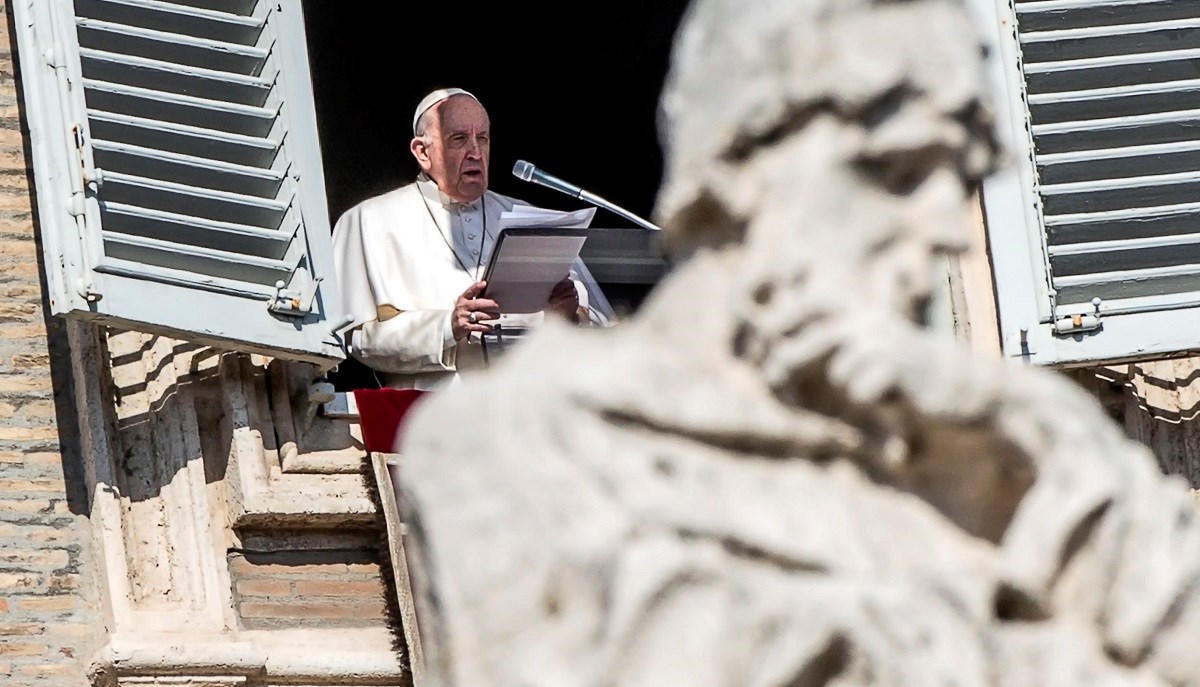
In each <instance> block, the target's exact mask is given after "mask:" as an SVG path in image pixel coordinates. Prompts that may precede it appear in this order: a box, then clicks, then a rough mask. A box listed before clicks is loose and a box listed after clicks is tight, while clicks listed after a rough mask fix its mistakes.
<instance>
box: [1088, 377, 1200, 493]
mask: <svg viewBox="0 0 1200 687" xmlns="http://www.w3.org/2000/svg"><path fill="white" fill-rule="evenodd" d="M1072 376H1073V377H1074V378H1075V379H1076V380H1077V381H1079V382H1080V383H1081V384H1082V385H1083V386H1084V388H1086V389H1087V390H1088V391H1089V392H1090V393H1092V395H1094V396H1096V397H1097V398H1098V399H1099V400H1100V402H1101V403H1102V404H1103V405H1104V407H1105V409H1106V410H1107V411H1108V413H1109V415H1110V416H1112V418H1113V419H1114V420H1116V422H1117V423H1118V424H1120V425H1121V426H1122V427H1124V428H1125V433H1126V434H1127V435H1128V436H1129V437H1130V438H1131V439H1133V440H1135V441H1138V442H1141V443H1142V444H1145V445H1146V446H1148V447H1149V448H1150V450H1151V451H1153V453H1154V456H1155V458H1156V459H1157V461H1158V465H1159V467H1160V468H1161V469H1162V470H1163V472H1165V473H1167V474H1169V475H1178V476H1180V477H1182V478H1183V479H1185V480H1186V481H1187V483H1188V485H1189V486H1191V487H1192V489H1200V358H1197V357H1192V358H1176V359H1172V360H1158V361H1152V362H1145V363H1131V364H1128V365H1114V366H1109V367H1101V368H1095V369H1086V370H1080V371H1078V372H1075V373H1074V374H1073V375H1072Z"/></svg>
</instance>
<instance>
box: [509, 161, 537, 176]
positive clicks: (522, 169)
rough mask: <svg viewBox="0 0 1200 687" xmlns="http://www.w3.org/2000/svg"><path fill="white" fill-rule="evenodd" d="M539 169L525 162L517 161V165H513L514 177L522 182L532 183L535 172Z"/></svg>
mask: <svg viewBox="0 0 1200 687" xmlns="http://www.w3.org/2000/svg"><path fill="white" fill-rule="evenodd" d="M536 169H537V168H536V167H534V166H533V165H531V164H529V163H528V162H526V161H524V160H517V164H515V165H513V176H515V177H517V178H518V179H520V180H521V181H530V180H532V179H533V172H534V171H535V170H536Z"/></svg>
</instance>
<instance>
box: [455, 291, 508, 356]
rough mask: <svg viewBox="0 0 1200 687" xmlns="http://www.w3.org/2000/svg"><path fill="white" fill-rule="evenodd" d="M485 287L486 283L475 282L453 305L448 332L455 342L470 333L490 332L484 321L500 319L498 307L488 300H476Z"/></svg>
mask: <svg viewBox="0 0 1200 687" xmlns="http://www.w3.org/2000/svg"><path fill="white" fill-rule="evenodd" d="M486 287H487V282H483V281H477V282H475V283H474V284H472V285H471V286H469V287H467V290H466V291H463V292H462V295H461V296H459V297H458V300H457V301H456V302H455V303H454V312H452V313H451V314H450V330H451V331H452V332H453V333H454V340H455V341H462V340H463V339H465V338H467V337H468V336H470V334H471V332H490V331H492V325H490V324H486V320H494V319H496V318H498V317H500V306H499V305H497V304H496V301H493V300H491V299H489V298H476V296H478V295H479V294H481V293H483V289H484V288H486Z"/></svg>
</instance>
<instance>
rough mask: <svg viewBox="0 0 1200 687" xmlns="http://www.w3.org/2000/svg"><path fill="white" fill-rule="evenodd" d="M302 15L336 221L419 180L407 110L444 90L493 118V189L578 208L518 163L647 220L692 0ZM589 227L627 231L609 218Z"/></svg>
mask: <svg viewBox="0 0 1200 687" xmlns="http://www.w3.org/2000/svg"><path fill="white" fill-rule="evenodd" d="M303 4H304V12H305V21H306V24H307V27H308V40H309V48H310V60H311V63H312V72H313V84H314V89H315V95H316V104H317V116H318V122H319V125H320V131H321V147H322V154H323V156H324V161H325V180H326V186H327V189H328V195H329V211H330V214H331V216H332V217H331V220H336V219H337V217H338V216H339V215H340V214H341V213H342V212H344V211H345V210H347V209H348V208H350V207H351V206H352V205H354V204H355V203H357V202H359V201H360V200H363V199H365V198H368V197H370V196H372V195H375V194H378V193H382V192H385V191H388V190H390V189H392V188H395V187H397V186H399V185H401V184H405V183H408V182H409V181H411V180H412V179H413V177H414V176H415V175H416V173H417V167H416V163H415V162H414V161H413V159H412V155H411V154H410V153H409V152H408V143H409V140H410V139H411V137H412V124H411V123H412V111H413V108H415V107H416V104H417V102H418V101H419V100H420V99H421V97H422V96H424V95H425V94H426V93H428V92H429V91H431V90H433V89H435V88H442V87H445V86H458V87H460V88H465V89H467V90H469V91H471V92H472V93H474V94H475V95H477V96H478V97H479V98H480V100H481V101H482V102H483V103H484V105H485V106H486V107H487V108H488V114H489V115H490V117H491V120H492V141H493V142H492V162H491V188H492V190H495V191H498V192H500V193H504V194H507V195H511V196H515V197H518V198H521V199H523V200H526V201H528V202H530V203H533V204H535V205H541V206H544V207H551V208H557V209H562V210H573V209H576V208H579V207H583V205H582V204H581V203H580V202H579V201H577V200H574V199H572V198H570V197H568V196H565V195H562V194H559V193H556V192H554V191H551V190H548V189H544V188H541V187H538V186H534V185H533V184H529V183H527V182H523V181H520V180H518V179H516V178H515V177H513V176H512V174H511V170H512V166H513V163H514V162H516V161H517V160H518V159H523V160H527V161H529V162H531V163H533V164H534V165H537V166H538V167H539V168H541V169H543V170H545V171H547V172H549V173H551V174H554V175H556V176H559V177H561V178H563V179H566V180H567V181H570V182H572V183H574V184H577V185H579V186H582V187H583V188H585V189H587V190H589V191H591V192H593V193H596V194H598V195H600V196H602V197H604V198H606V199H608V200H609V201H611V202H613V203H616V204H617V205H620V206H622V207H624V208H626V209H627V210H630V211H631V212H634V213H635V214H638V215H640V216H643V217H648V216H649V215H650V213H651V210H652V207H653V204H654V197H655V194H656V192H657V190H658V184H659V181H660V178H661V175H662V154H661V151H660V149H659V144H658V136H657V128H656V124H657V122H656V119H657V112H658V97H659V93H660V91H661V89H662V84H663V79H664V77H665V74H666V70H667V66H668V62H669V53H670V50H671V43H672V41H673V39H674V34H675V30H676V28H677V26H678V24H679V21H680V18H681V17H682V15H683V11H684V8H685V6H686V2H684V0H668V1H666V2H661V1H660V2H630V1H629V0H617V1H614V2H608V3H604V4H602V5H597V6H592V7H589V6H582V5H573V4H570V3H565V4H559V5H551V4H542V3H537V4H536V5H535V4H534V3H508V2H505V3H500V2H489V3H479V4H478V6H473V5H472V3H453V4H451V3H446V4H440V3H376V4H373V5H370V10H369V11H356V10H349V9H347V6H346V3H338V2H328V0H305V2H304V3H303ZM594 226H598V227H599V226H629V223H628V222H627V221H626V220H624V219H622V218H620V217H617V216H616V215H612V214H609V213H607V212H604V211H601V212H599V213H597V215H596V220H595V223H594Z"/></svg>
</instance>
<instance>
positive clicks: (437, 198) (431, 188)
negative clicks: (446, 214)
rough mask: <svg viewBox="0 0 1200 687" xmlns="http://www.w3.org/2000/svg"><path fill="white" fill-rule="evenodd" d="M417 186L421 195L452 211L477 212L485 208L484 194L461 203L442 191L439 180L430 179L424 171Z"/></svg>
mask: <svg viewBox="0 0 1200 687" xmlns="http://www.w3.org/2000/svg"><path fill="white" fill-rule="evenodd" d="M417 188H419V189H420V190H421V195H423V196H425V200H427V201H429V202H431V203H437V204H439V205H441V206H442V207H443V208H445V209H446V210H448V211H450V212H475V211H479V210H481V209H483V196H480V197H479V198H478V199H477V200H474V201H472V202H470V203H460V202H458V201H456V200H454V199H452V198H451V197H450V196H448V195H446V194H445V193H442V190H441V189H440V188H438V185H437V182H435V181H434V180H433V179H430V178H429V177H428V176H427V175H426V174H425V173H424V172H422V173H421V174H420V175H419V176H417Z"/></svg>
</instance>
